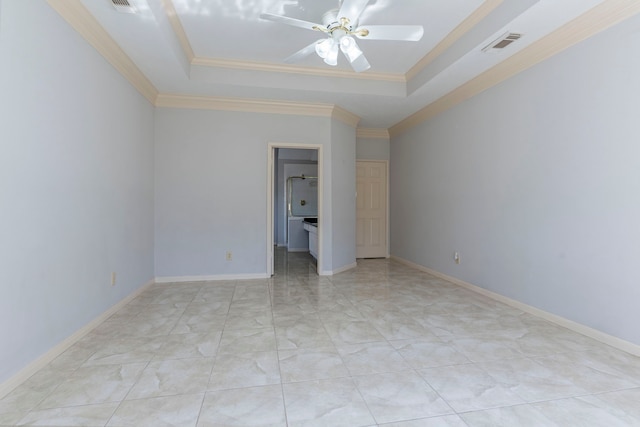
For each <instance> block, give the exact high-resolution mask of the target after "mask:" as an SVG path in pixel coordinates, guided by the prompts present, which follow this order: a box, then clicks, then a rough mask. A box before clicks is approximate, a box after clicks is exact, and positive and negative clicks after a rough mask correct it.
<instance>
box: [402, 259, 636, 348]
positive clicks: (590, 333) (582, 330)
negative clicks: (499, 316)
mask: <svg viewBox="0 0 640 427" xmlns="http://www.w3.org/2000/svg"><path fill="white" fill-rule="evenodd" d="M391 259H392V260H394V261H397V262H399V263H401V264H404V265H407V266H409V267H412V268H415V269H416V270H420V271H423V272H425V273H429V274H432V275H434V276H436V277H439V278H441V279H443V280H446V281H447V282H451V283H454V284H456V285H458V286H461V287H463V288H465V289H468V290H470V291H473V292H476V293H478V294H481V295H484V296H486V297H489V298H491V299H493V300H496V301H499V302H501V303H504V304H507V305H508V306H511V307H513V308H517V309H518V310H522V311H524V312H525V313H529V314H532V315H534V316H537V317H540V318H542V319H544V320H547V321H549V322H551V323H555V324H556V325H559V326H562V327H565V328H567V329H570V330H572V331H574V332H577V333H579V334H582V335H585V336H587V337H589V338H593V339H594V340H596V341H600V342H601V343H603V344H607V345H610V346H611V347H614V348H617V349H619V350H622V351H625V352H627V353H629V354H633V355H634V356H640V345H637V344H634V343H631V342H629V341H625V340H623V339H621V338H618V337H614V336H613V335H609V334H607V333H604V332H602V331H599V330H597V329H593V328H591V327H589V326H585V325H583V324H581V323H577V322H574V321H573V320H569V319H566V318H564V317H562V316H558V315H556V314H552V313H549V312H547V311H544V310H541V309H539V308H536V307H532V306H530V305H527V304H525V303H522V302H520V301H516V300H514V299H511V298H509V297H505V296H504V295H500V294H497V293H495V292H492V291H489V290H487V289H484V288H481V287H480V286H477V285H472V284H471V283H467V282H465V281H463V280H460V279H457V278H455V277H451V276H447V275H446V274H444V273H440V272H439V271H436V270H432V269H430V268H427V267H424V266H422V265H420V264H416V263H414V262H411V261H408V260H406V259H403V258H399V257H397V256H392V257H391Z"/></svg>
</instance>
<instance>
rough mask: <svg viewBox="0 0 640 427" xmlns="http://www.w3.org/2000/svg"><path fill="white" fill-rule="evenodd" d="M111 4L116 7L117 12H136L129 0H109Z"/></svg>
mask: <svg viewBox="0 0 640 427" xmlns="http://www.w3.org/2000/svg"><path fill="white" fill-rule="evenodd" d="M111 4H113V7H115V8H116V10H117V11H118V12H122V13H136V12H137V10H136V7H135V6H134V5H132V4H131V2H130V1H129V0H111Z"/></svg>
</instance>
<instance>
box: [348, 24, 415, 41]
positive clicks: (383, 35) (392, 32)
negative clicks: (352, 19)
mask: <svg viewBox="0 0 640 427" xmlns="http://www.w3.org/2000/svg"><path fill="white" fill-rule="evenodd" d="M361 30H362V31H364V30H367V31H369V34H367V35H366V36H365V35H362V34H358V33H357V32H356V36H357V37H358V38H359V39H363V40H401V41H412V42H417V41H418V40H420V39H421V38H422V35H423V34H424V28H422V25H366V26H364V27H362V28H358V30H356V31H361Z"/></svg>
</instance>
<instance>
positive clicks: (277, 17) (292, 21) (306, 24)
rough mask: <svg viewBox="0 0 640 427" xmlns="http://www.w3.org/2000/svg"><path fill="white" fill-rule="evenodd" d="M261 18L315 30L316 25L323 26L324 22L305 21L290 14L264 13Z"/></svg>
mask: <svg viewBox="0 0 640 427" xmlns="http://www.w3.org/2000/svg"><path fill="white" fill-rule="evenodd" d="M260 18H262V19H266V20H267V21H273V22H279V23H281V24H287V25H291V26H294V27H300V28H306V29H307V30H313V29H314V27H320V28H322V24H314V23H313V22H309V21H303V20H301V19H296V18H289V17H288V16H282V15H274V14H272V13H263V14H261V15H260Z"/></svg>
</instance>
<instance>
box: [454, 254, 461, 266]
mask: <svg viewBox="0 0 640 427" xmlns="http://www.w3.org/2000/svg"><path fill="white" fill-rule="evenodd" d="M453 260H454V261H455V263H456V264H460V254H459V253H458V252H454V253H453Z"/></svg>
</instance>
